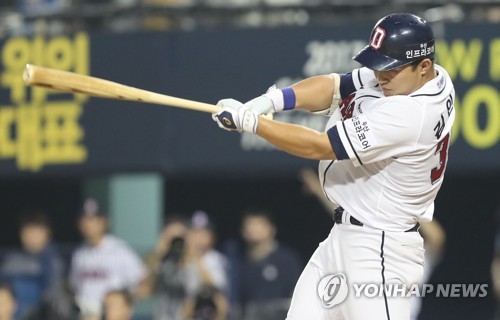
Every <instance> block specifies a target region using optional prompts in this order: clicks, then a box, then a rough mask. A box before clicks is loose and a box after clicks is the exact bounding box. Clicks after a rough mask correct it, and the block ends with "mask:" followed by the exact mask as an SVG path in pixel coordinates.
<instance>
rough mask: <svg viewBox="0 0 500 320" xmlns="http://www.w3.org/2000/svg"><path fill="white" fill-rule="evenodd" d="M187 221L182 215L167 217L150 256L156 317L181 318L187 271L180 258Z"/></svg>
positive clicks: (150, 282)
mask: <svg viewBox="0 0 500 320" xmlns="http://www.w3.org/2000/svg"><path fill="white" fill-rule="evenodd" d="M187 231H188V222H187V221H186V220H185V219H183V218H182V217H179V216H171V217H169V218H167V219H166V220H165V224H164V227H163V231H162V233H161V235H160V238H159V239H158V242H157V245H156V249H155V252H154V254H152V255H151V256H150V257H149V259H148V265H149V269H150V276H149V281H148V282H149V288H150V291H151V290H152V291H153V293H154V300H155V308H154V319H155V320H164V319H169V320H177V319H182V310H183V304H184V299H185V298H186V290H185V284H184V282H185V280H184V279H185V273H184V270H183V268H182V260H181V258H182V257H183V256H184V252H185V238H186V234H187Z"/></svg>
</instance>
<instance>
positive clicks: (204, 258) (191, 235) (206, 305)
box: [184, 211, 229, 320]
mask: <svg viewBox="0 0 500 320" xmlns="http://www.w3.org/2000/svg"><path fill="white" fill-rule="evenodd" d="M214 246H215V229H214V225H213V223H212V222H211V221H210V220H209V218H208V215H207V214H206V213H205V212H203V211H196V212H195V213H194V214H193V216H192V218H191V227H190V229H189V231H188V233H187V237H186V254H185V259H184V263H185V265H184V267H185V269H186V293H187V301H186V307H185V309H184V316H185V318H186V319H196V320H223V319H225V318H226V316H227V314H228V309H229V307H228V303H227V299H226V290H227V286H228V283H227V264H228V261H227V259H226V257H225V256H224V255H223V254H222V253H220V252H219V251H217V250H215V249H214Z"/></svg>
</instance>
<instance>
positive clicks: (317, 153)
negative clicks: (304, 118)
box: [257, 116, 335, 160]
mask: <svg viewBox="0 0 500 320" xmlns="http://www.w3.org/2000/svg"><path fill="white" fill-rule="evenodd" d="M257 134H258V135H259V136H261V137H262V138H264V139H266V140H267V141H269V142H270V143H271V144H272V145H274V146H275V147H277V148H278V149H280V150H283V151H285V152H287V153H290V154H293V155H295V156H298V157H301V158H306V159H315V160H332V159H335V154H334V152H333V149H332V147H331V144H330V140H329V139H328V136H327V134H326V133H320V132H317V131H315V130H312V129H309V128H306V127H303V126H298V125H294V124H289V123H283V122H278V121H273V120H269V119H267V118H264V117H262V116H261V117H259V126H258V128H257Z"/></svg>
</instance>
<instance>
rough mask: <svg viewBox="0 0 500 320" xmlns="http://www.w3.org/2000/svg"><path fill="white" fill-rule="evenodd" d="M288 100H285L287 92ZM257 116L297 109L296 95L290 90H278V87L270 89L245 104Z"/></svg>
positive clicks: (274, 86)
mask: <svg viewBox="0 0 500 320" xmlns="http://www.w3.org/2000/svg"><path fill="white" fill-rule="evenodd" d="M284 90H285V91H286V92H287V98H285V94H284V92H285V91H284ZM292 96H293V97H292ZM245 106H247V107H249V108H250V109H252V110H253V111H255V112H256V113H257V114H269V113H275V112H280V111H283V110H291V109H293V108H294V107H295V93H293V90H292V89H290V88H285V89H283V90H282V89H278V88H277V87H276V85H273V86H272V87H270V88H269V89H268V90H267V92H266V93H264V94H263V95H261V96H260V97H257V98H255V99H253V100H250V101H248V102H247V103H245Z"/></svg>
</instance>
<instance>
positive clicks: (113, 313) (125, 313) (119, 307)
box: [103, 290, 134, 320]
mask: <svg viewBox="0 0 500 320" xmlns="http://www.w3.org/2000/svg"><path fill="white" fill-rule="evenodd" d="M133 305H134V299H133V297H132V294H131V293H130V291H128V290H115V291H110V292H108V293H106V296H105V297H104V308H103V309H104V312H103V313H104V320H130V319H132V315H133V313H134V308H133Z"/></svg>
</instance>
